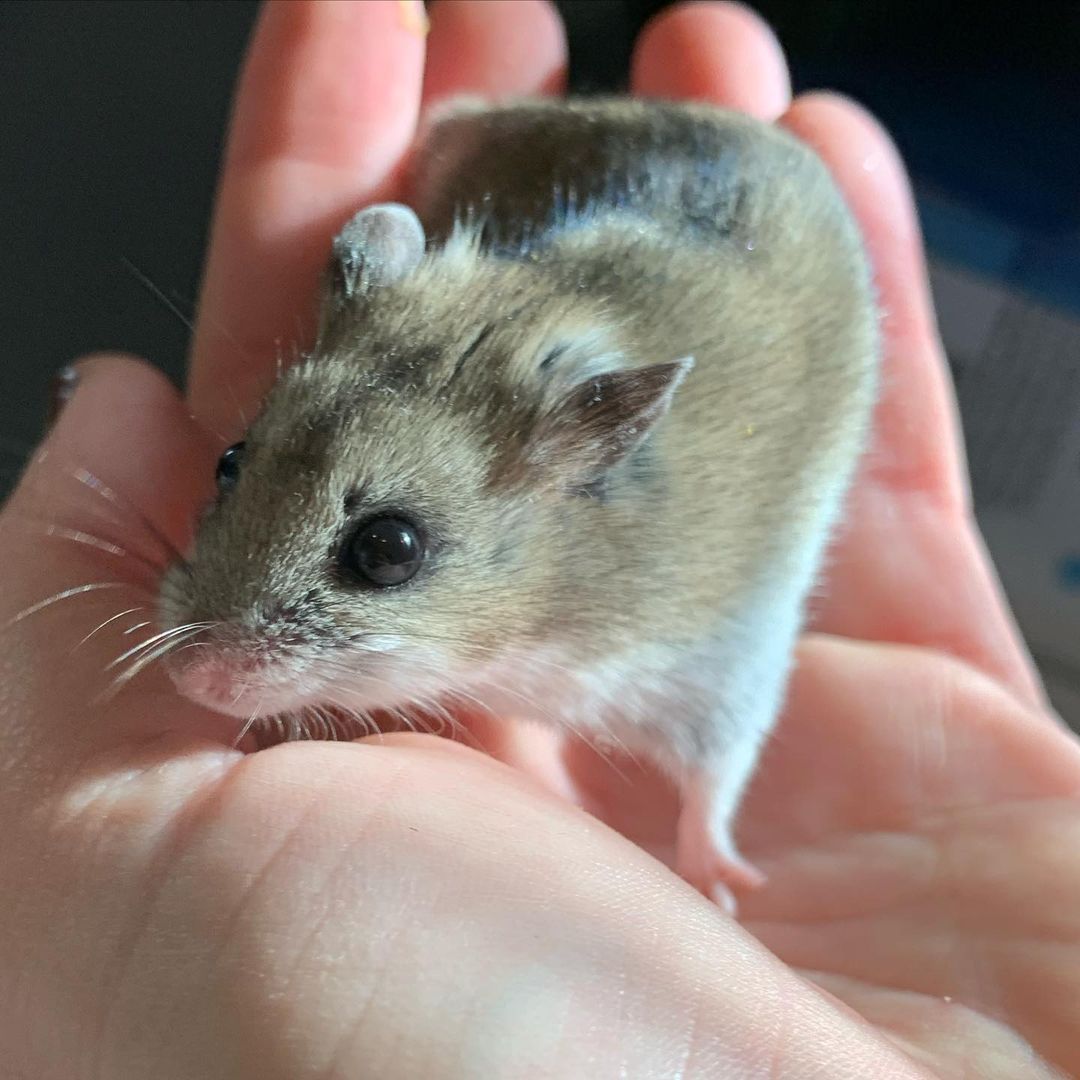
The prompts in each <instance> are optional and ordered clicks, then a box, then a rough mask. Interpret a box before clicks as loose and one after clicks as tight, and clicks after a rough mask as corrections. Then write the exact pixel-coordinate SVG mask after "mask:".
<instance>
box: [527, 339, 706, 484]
mask: <svg viewBox="0 0 1080 1080" xmlns="http://www.w3.org/2000/svg"><path fill="white" fill-rule="evenodd" d="M693 366H694V360H693V358H692V357H689V356H688V357H685V358H684V359H682V360H675V361H674V362H672V363H667V364H653V365H651V366H650V367H644V368H634V369H630V370H624V371H609V372H605V373H603V374H600V375H596V376H593V377H592V378H590V379H588V380H586V381H585V382H583V383H579V384H578V385H577V386H575V387H574V388H573V389H572V390H571V391H570V392H569V393H568V394H567V395H566V396H565V397H564V398H563V399H562V400H561V401H559V402H558V403H557V404H556V405H555V407H554V408H553V409H552V410H551V411H550V412H549V413H548V414H547V416H545V417H544V418H543V419H542V420H541V421H540V423H539V425H538V426H537V428H536V431H535V432H534V434H533V437H532V439H531V440H530V446H529V458H530V461H531V463H532V464H535V465H540V466H542V467H543V466H547V467H552V468H554V469H555V470H556V471H557V472H559V473H562V474H564V475H565V474H566V473H567V472H568V473H569V474H570V475H571V476H573V478H574V479H575V480H577V481H579V482H588V481H590V480H592V479H595V477H596V476H597V475H598V474H599V473H601V472H603V471H604V470H605V469H608V468H610V467H611V466H612V465H615V464H617V463H618V462H619V461H621V460H622V459H623V458H625V457H626V456H627V455H628V454H630V453H632V452H633V451H634V450H636V449H637V447H638V446H640V445H641V443H642V442H643V441H644V440H645V439H646V438H647V436H648V435H649V432H650V431H651V430H652V428H653V425H654V424H655V423H656V422H657V421H658V420H660V419H661V418H662V417H663V416H664V415H665V414H666V413H667V411H668V409H669V408H670V407H671V401H672V398H673V397H674V396H675V391H676V390H678V388H679V384H680V383H681V382H682V381H683V379H685V378H686V376H687V375H689V374H690V369H691V368H692V367H693Z"/></svg>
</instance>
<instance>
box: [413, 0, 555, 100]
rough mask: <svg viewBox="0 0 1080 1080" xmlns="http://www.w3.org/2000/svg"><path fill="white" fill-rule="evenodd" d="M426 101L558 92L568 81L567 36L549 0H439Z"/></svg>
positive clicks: (433, 17) (433, 15)
mask: <svg viewBox="0 0 1080 1080" xmlns="http://www.w3.org/2000/svg"><path fill="white" fill-rule="evenodd" d="M429 14H430V19H431V33H430V36H429V38H428V48H427V63H426V65H425V67H424V89H423V101H424V104H425V105H428V104H431V103H432V102H434V101H438V100H440V99H443V98H448V97H452V96H453V95H455V94H479V95H481V96H483V97H487V98H492V99H499V98H503V97H507V96H512V95H520V94H553V93H558V92H559V91H560V90H562V88H563V84H564V83H565V81H566V35H565V33H564V31H563V25H562V20H561V19H560V18H559V15H558V12H557V11H556V10H555V8H554V6H553V5H552V4H550V3H547V2H546V0H439V2H437V3H434V4H432V5H431V9H430V12H429Z"/></svg>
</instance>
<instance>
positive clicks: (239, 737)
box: [233, 699, 262, 750]
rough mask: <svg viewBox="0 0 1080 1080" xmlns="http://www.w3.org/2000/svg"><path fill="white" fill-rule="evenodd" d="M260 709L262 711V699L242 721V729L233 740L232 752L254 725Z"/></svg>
mask: <svg viewBox="0 0 1080 1080" xmlns="http://www.w3.org/2000/svg"><path fill="white" fill-rule="evenodd" d="M260 709H262V699H260V700H259V701H258V702H257V703H256V705H255V708H254V709H253V710H252V713H251V715H250V716H249V717H248V718H247V719H246V720H245V721H244V725H243V727H241V728H240V732H239V734H238V735H237V736H236V738H235V739H233V749H234V750H235V749H236V748H237V747H238V746H239V745H240V744H241V743H242V742H243V741H244V736H245V735H247V733H248V732H249V731H250V730H251V728H252V726H253V725H254V723H255V720H256V719H257V718H258V715H259V710H260Z"/></svg>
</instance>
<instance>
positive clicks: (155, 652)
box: [96, 629, 201, 703]
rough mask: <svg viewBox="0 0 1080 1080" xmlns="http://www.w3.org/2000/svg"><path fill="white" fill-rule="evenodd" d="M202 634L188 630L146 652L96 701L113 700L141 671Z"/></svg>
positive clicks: (118, 676) (197, 630)
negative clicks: (182, 643)
mask: <svg viewBox="0 0 1080 1080" xmlns="http://www.w3.org/2000/svg"><path fill="white" fill-rule="evenodd" d="M200 632H201V630H200V629H194V630H188V631H187V632H186V634H182V635H180V636H176V637H171V638H169V640H168V641H165V642H162V643H161V644H159V645H157V646H156V647H152V648H150V649H149V650H148V651H146V652H144V653H143V654H142V656H139V657H136V659H135V660H133V661H132V663H131V664H130V665H129V666H128V667H127V668H126V669H125V670H124V671H122V672H120V674H119V675H117V676H116V678H115V679H113V681H112V682H111V683H110V684H109V686H108V687H107V688H106V690H105V692H104V693H103V694H101V695H99V696H98V698H97V699H96V701H97V702H98V703H101V702H105V701H109V700H111V699H112V698H113V697H115V696H116V694H118V693H119V692H120V690H122V689H123V688H124V687H125V686H126V685H127V684H128V683H129V682H131V680H132V679H134V678H135V677H136V676H137V675H138V674H139V673H140V672H141V671H144V670H145V669H146V668H147V667H149V666H150V665H151V664H152V663H154V662H155V661H156V660H160V659H161V658H162V657H164V656H165V655H166V654H168V653H169V652H171V651H172V650H173V649H174V648H176V647H177V646H178V645H180V644H181V642H184V641H186V640H187V639H188V638H190V637H194V636H195V635H196V634H198V633H200ZM144 647H145V646H144ZM114 663H115V661H114ZM110 666H112V665H110ZM106 670H107V669H106Z"/></svg>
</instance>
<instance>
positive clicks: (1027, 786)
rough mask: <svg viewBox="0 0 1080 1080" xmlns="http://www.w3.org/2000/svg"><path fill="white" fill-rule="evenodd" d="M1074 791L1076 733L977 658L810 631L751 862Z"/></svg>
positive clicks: (747, 827)
mask: <svg viewBox="0 0 1080 1080" xmlns="http://www.w3.org/2000/svg"><path fill="white" fill-rule="evenodd" d="M811 765H812V767H809V766H811ZM1078 790H1080V742H1077V740H1076V738H1075V736H1073V735H1072V734H1071V733H1069V732H1065V731H1063V730H1060V729H1058V728H1055V727H1052V726H1050V725H1048V724H1046V723H1045V722H1044V721H1043V718H1042V717H1041V716H1040V715H1039V714H1038V713H1037V712H1036V711H1035V710H1033V709H1031V708H1029V707H1027V706H1025V705H1022V704H1020V703H1019V702H1017V700H1016V698H1015V697H1014V696H1013V695H1012V694H1011V693H1010V692H1009V691H1007V690H1006V689H1004V688H1003V687H1002V686H1001V685H1000V684H999V683H998V682H997V681H996V680H992V679H990V678H988V677H987V676H986V675H984V674H982V673H981V672H979V671H976V670H975V669H974V668H973V667H971V666H970V665H969V664H965V663H963V662H960V661H958V660H956V659H954V658H952V657H948V656H943V655H942V654H941V653H939V652H936V651H933V650H929V649H922V648H912V647H910V646H903V645H880V644H872V643H869V642H865V641H851V640H848V639H845V638H835V637H830V636H829V635H825V634H810V635H807V637H806V638H805V639H804V640H803V641H802V642H801V643H800V646H799V650H798V662H797V665H796V668H795V672H794V674H793V676H792V680H791V685H790V688H789V692H788V702H787V705H786V707H785V709H784V715H783V717H782V719H781V722H780V725H779V727H778V728H777V731H776V734H775V736H774V738H773V739H772V741H771V742H770V743H769V745H768V746H767V748H766V750H765V753H764V756H763V758H762V763H761V767H760V771H759V775H758V777H757V779H756V780H755V781H754V783H753V785H752V787H751V790H750V792H749V794H748V797H747V800H746V803H745V806H744V809H743V812H742V823H743V829H742V832H743V834H744V839H745V841H746V845H747V847H748V849H749V851H750V852H751V853H752V855H753V857H754V858H755V859H757V858H758V857H759V856H762V855H764V856H768V855H769V854H770V853H776V852H778V851H780V850H787V849H799V848H806V849H807V850H809V849H811V848H812V847H813V846H814V845H816V844H823V843H824V844H827V843H828V842H829V839H830V838H831V837H838V836H841V835H856V836H859V835H863V836H865V835H871V834H879V833H894V834H897V835H899V834H902V833H908V832H912V831H915V830H916V829H917V827H918V826H919V824H920V823H921V822H924V821H929V820H937V818H938V816H939V815H941V814H944V813H949V812H952V811H954V810H956V809H961V810H963V811H965V812H967V811H971V810H974V808H976V807H979V806H992V805H995V804H1000V803H1005V802H1009V801H1011V800H1012V801H1022V800H1034V799H1055V798H1073V797H1075V796H1076V793H1077V791H1078Z"/></svg>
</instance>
